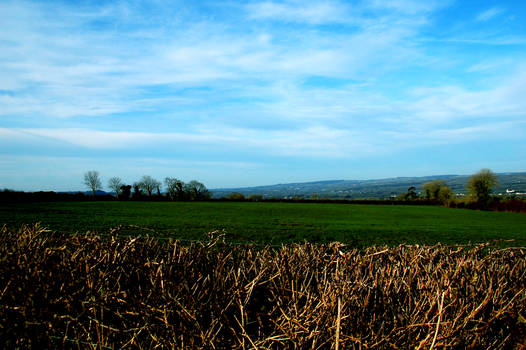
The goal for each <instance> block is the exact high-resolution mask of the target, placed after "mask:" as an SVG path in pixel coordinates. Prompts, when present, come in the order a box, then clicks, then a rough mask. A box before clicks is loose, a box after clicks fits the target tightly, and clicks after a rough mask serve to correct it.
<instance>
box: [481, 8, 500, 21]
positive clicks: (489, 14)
mask: <svg viewBox="0 0 526 350" xmlns="http://www.w3.org/2000/svg"><path fill="white" fill-rule="evenodd" d="M503 12H504V9H503V8H501V7H492V8H489V9H487V10H485V11H483V12H480V13H479V14H478V15H477V16H476V20H477V21H482V22H485V21H489V20H490V19H492V18H494V17H496V16H498V15H500V14H502V13H503Z"/></svg>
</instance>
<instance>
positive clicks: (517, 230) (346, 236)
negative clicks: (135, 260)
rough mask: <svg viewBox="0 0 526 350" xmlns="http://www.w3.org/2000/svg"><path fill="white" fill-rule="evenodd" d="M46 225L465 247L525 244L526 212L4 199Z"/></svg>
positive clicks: (6, 213) (11, 210)
mask: <svg viewBox="0 0 526 350" xmlns="http://www.w3.org/2000/svg"><path fill="white" fill-rule="evenodd" d="M35 222H41V223H42V226H44V227H47V228H49V229H51V230H53V231H56V232H60V233H74V232H86V231H91V232H96V233H99V234H105V233H108V232H109V230H110V229H111V228H115V227H118V226H122V228H121V229H120V230H119V233H121V234H130V235H137V234H146V233H148V234H149V235H153V236H158V237H170V238H175V239H181V240H198V239H201V238H202V237H203V234H205V233H207V232H210V231H213V230H224V231H225V233H226V237H227V240H229V241H231V242H240V243H258V244H275V245H279V244H282V243H291V242H304V241H309V242H314V243H318V242H330V241H340V242H343V243H346V244H350V245H354V246H370V245H375V244H388V245H397V244H401V243H406V244H417V243H418V244H435V243H438V242H441V243H444V244H464V243H469V242H472V243H475V242H487V241H491V240H496V239H504V240H510V239H512V240H514V242H512V243H510V244H512V245H518V246H524V245H526V215H524V214H514V213H497V212H484V211H473V210H463V209H448V208H443V207H433V206H403V205H397V206H393V205H349V204H345V205H344V204H325V203H247V202H68V203H65V202H56V203H19V204H0V223H2V224H5V225H6V226H7V227H10V228H17V227H20V225H22V224H24V223H28V224H29V223H35Z"/></svg>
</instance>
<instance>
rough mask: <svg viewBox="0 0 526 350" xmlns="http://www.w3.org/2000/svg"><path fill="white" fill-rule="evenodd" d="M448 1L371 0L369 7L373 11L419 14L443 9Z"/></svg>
mask: <svg viewBox="0 0 526 350" xmlns="http://www.w3.org/2000/svg"><path fill="white" fill-rule="evenodd" d="M449 3H450V1H447V0H444V1H441V0H428V1H420V0H373V1H371V2H369V5H370V6H371V7H372V8H375V9H384V10H394V11H397V12H400V13H404V14H410V15H415V14H421V13H428V12H431V11H434V10H436V9H438V8H441V7H445V6H447V5H448V4H449Z"/></svg>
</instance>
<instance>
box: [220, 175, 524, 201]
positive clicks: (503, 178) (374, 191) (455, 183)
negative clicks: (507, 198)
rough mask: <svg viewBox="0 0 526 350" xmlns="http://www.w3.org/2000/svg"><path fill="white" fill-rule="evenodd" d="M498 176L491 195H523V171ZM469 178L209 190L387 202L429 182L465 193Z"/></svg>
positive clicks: (413, 179) (407, 179)
mask: <svg viewBox="0 0 526 350" xmlns="http://www.w3.org/2000/svg"><path fill="white" fill-rule="evenodd" d="M497 175H498V181H499V185H498V186H497V188H496V190H495V192H496V193H501V194H503V195H505V194H506V190H507V189H510V190H515V191H516V192H520V193H526V172H521V173H501V174H497ZM470 176H471V175H434V176H423V177H396V178H389V179H376V180H329V181H314V182H300V183H287V184H277V185H269V186H256V187H241V188H220V189H211V192H212V195H213V197H214V198H221V197H227V196H228V195H229V194H231V193H232V192H239V193H242V194H243V195H245V196H251V195H255V194H259V195H262V196H263V198H291V197H294V196H299V197H302V198H312V197H316V196H317V197H322V198H325V197H327V198H339V199H367V198H379V199H387V198H392V197H395V196H396V195H398V194H400V193H406V192H407V189H408V188H409V187H411V186H414V187H415V188H416V191H417V192H420V191H422V185H423V184H425V183H426V182H429V181H432V180H443V181H444V182H445V183H446V185H448V186H449V187H451V189H452V190H453V192H454V193H456V194H465V193H466V188H465V186H466V183H467V180H468V179H469V177H470Z"/></svg>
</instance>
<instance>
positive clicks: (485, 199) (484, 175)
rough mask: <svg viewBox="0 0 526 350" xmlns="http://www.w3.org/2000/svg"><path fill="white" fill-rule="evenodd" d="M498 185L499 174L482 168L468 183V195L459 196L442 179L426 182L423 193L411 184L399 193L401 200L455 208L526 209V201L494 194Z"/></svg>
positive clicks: (398, 198) (398, 197)
mask: <svg viewBox="0 0 526 350" xmlns="http://www.w3.org/2000/svg"><path fill="white" fill-rule="evenodd" d="M497 185H498V181H497V174H495V173H494V172H493V171H491V170H490V169H482V170H480V171H478V172H477V173H475V174H473V175H472V176H471V177H470V178H469V179H468V181H467V183H466V189H467V197H465V198H457V197H456V195H455V194H454V193H453V191H452V190H451V188H450V187H449V186H447V185H446V184H445V182H444V181H442V180H434V181H430V182H426V183H425V184H424V185H423V186H422V190H423V191H422V193H420V194H418V193H416V188H415V187H414V186H411V187H409V188H408V189H407V193H401V194H399V195H398V196H397V197H396V199H397V200H399V201H427V202H431V203H436V204H441V205H445V206H448V207H455V208H470V209H486V210H496V211H517V212H518V211H525V210H526V205H525V202H524V201H522V200H518V199H513V198H508V199H506V198H504V199H501V198H499V197H497V196H494V195H493V190H494V188H495V187H496V186H497Z"/></svg>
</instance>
